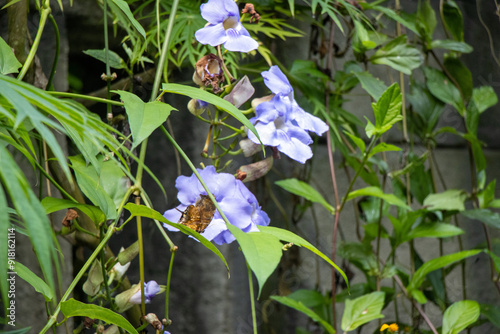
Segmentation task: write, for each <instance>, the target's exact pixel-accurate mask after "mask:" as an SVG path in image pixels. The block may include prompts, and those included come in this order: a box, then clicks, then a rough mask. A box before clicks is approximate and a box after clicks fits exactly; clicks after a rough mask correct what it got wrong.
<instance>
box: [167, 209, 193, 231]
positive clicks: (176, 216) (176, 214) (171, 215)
mask: <svg viewBox="0 0 500 334" xmlns="http://www.w3.org/2000/svg"><path fill="white" fill-rule="evenodd" d="M186 208H187V206H185V205H179V206H178V207H177V208H175V209H170V210H167V211H165V213H164V214H163V217H165V219H167V220H169V221H171V222H172V223H177V222H178V221H179V220H180V219H181V216H182V212H184V210H186ZM163 227H165V228H166V229H167V230H169V231H172V232H177V231H179V229H178V228H175V227H173V226H171V225H168V224H165V223H163Z"/></svg>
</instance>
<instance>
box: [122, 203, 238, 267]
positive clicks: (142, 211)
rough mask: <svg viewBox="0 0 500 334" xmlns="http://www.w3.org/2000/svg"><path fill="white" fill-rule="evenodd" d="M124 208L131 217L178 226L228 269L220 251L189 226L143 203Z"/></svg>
mask: <svg viewBox="0 0 500 334" xmlns="http://www.w3.org/2000/svg"><path fill="white" fill-rule="evenodd" d="M124 208H125V209H127V210H128V211H129V212H130V214H131V216H132V217H136V216H140V217H146V218H151V219H155V220H158V221H159V222H162V223H164V224H167V225H170V226H172V227H175V228H178V229H179V230H180V231H181V232H182V233H184V234H187V235H190V236H192V237H194V238H195V239H196V240H198V241H199V242H200V243H201V244H202V245H203V246H205V247H207V248H208V249H209V250H211V251H212V252H214V253H215V255H217V256H218V257H219V258H220V259H221V260H222V262H224V264H225V265H226V268H227V270H228V271H229V266H228V264H227V262H226V259H225V258H224V256H223V255H222V253H221V252H220V251H219V250H218V249H217V248H216V247H215V246H214V245H213V244H212V243H211V242H210V241H208V240H207V239H206V238H205V237H204V236H203V235H201V234H199V233H198V232H196V231H194V230H192V229H190V228H189V227H187V226H185V225H181V224H177V223H173V222H171V221H169V220H167V219H166V218H165V217H163V215H162V214H161V213H159V212H158V211H155V210H153V209H150V208H148V207H146V206H143V205H136V204H133V203H127V204H126V205H125V206H124Z"/></svg>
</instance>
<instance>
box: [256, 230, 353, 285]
mask: <svg viewBox="0 0 500 334" xmlns="http://www.w3.org/2000/svg"><path fill="white" fill-rule="evenodd" d="M258 228H259V230H260V231H261V232H262V233H267V234H270V235H273V236H275V237H276V238H278V239H279V240H283V241H286V242H288V243H290V242H292V243H293V244H294V245H297V246H300V247H304V248H306V249H308V250H310V251H311V252H313V253H314V254H316V255H317V256H319V257H320V258H322V259H323V260H325V261H326V262H328V263H329V264H330V265H331V266H332V267H334V268H335V269H336V270H337V271H338V272H339V273H340V274H341V275H342V277H343V278H344V280H345V281H346V283H347V286H349V279H348V278H347V276H346V274H345V273H344V272H343V271H342V269H340V268H339V267H338V266H337V265H336V264H335V263H334V262H333V261H332V260H330V259H329V258H328V256H326V255H325V254H323V253H321V252H320V251H319V250H318V249H317V248H316V247H314V246H313V245H312V244H311V243H309V242H308V241H307V240H305V239H304V238H302V237H299V236H298V235H296V234H295V233H293V232H290V231H288V230H284V229H281V228H277V227H272V226H258Z"/></svg>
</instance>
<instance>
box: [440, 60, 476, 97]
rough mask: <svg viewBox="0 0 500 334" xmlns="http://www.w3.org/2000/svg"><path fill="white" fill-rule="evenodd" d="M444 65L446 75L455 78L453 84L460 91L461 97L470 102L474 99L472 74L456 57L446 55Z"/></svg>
mask: <svg viewBox="0 0 500 334" xmlns="http://www.w3.org/2000/svg"><path fill="white" fill-rule="evenodd" d="M443 65H444V67H445V69H446V75H448V76H449V77H450V78H453V83H454V84H455V85H457V87H458V88H459V89H460V92H461V97H462V98H463V99H464V100H465V101H469V100H470V98H471V97H472V88H473V83H472V73H471V71H470V70H469V68H468V67H467V66H465V65H464V64H463V63H462V62H461V61H460V59H459V58H458V57H457V56H456V55H446V56H445V57H444V62H443Z"/></svg>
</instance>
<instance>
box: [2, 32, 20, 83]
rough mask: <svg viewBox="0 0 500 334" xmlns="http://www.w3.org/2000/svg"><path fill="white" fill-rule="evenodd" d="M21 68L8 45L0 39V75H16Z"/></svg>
mask: <svg viewBox="0 0 500 334" xmlns="http://www.w3.org/2000/svg"><path fill="white" fill-rule="evenodd" d="M21 66H23V64H21V63H20V62H19V61H18V60H17V58H16V56H15V55H14V52H12V49H11V48H10V46H9V44H7V43H6V42H5V41H4V40H3V39H2V38H1V37H0V74H2V75H7V74H9V73H17V72H19V67H21Z"/></svg>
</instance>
